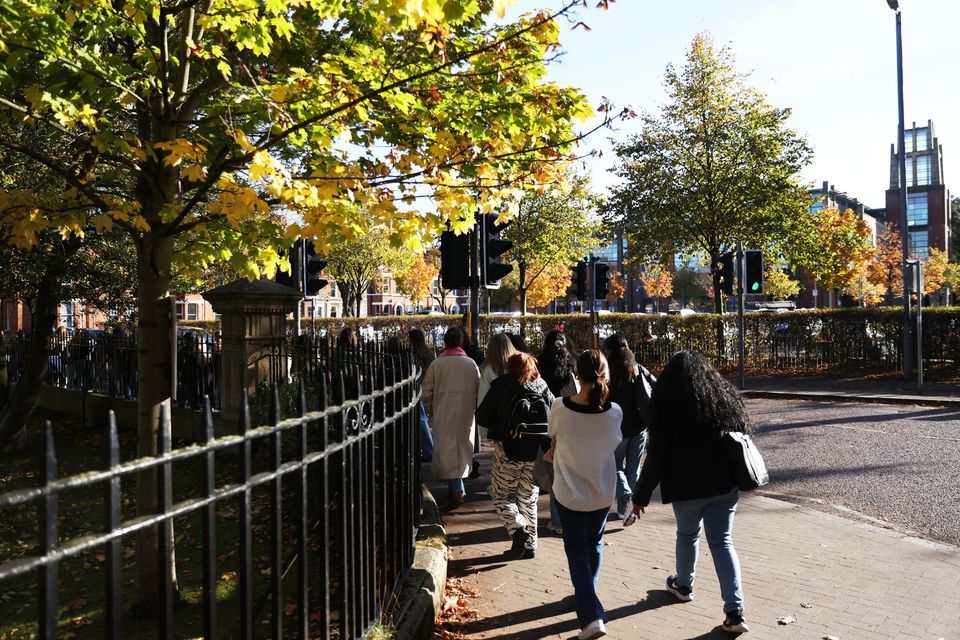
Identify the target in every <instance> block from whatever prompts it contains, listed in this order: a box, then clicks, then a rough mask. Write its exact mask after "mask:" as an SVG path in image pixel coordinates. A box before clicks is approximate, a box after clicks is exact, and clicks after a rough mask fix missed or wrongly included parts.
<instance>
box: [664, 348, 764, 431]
mask: <svg viewBox="0 0 960 640" xmlns="http://www.w3.org/2000/svg"><path fill="white" fill-rule="evenodd" d="M650 422H651V424H650V428H651V429H654V430H667V429H682V430H684V431H686V432H688V433H691V434H700V435H704V434H709V435H716V436H719V435H722V434H724V433H729V432H731V431H741V432H745V431H747V429H748V424H747V411H746V408H745V407H744V405H743V400H742V399H741V398H740V394H739V393H737V390H736V389H735V388H734V387H733V385H732V384H730V382H729V381H728V380H726V379H725V378H724V377H723V376H721V375H720V373H719V372H718V371H717V370H716V369H714V368H713V365H712V364H710V361H709V360H707V359H706V358H704V357H703V356H702V355H700V354H699V353H696V352H694V351H679V352H677V353H676V354H674V356H673V357H672V358H670V362H668V363H667V366H666V368H665V369H664V370H663V373H662V374H661V375H660V378H659V379H657V384H656V386H655V387H654V389H653V396H652V397H651V398H650Z"/></svg>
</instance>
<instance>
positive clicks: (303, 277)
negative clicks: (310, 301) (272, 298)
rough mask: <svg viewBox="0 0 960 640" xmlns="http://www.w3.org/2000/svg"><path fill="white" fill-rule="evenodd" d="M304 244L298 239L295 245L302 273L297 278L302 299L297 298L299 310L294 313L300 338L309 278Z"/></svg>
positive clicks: (296, 329) (297, 334) (299, 270)
mask: <svg viewBox="0 0 960 640" xmlns="http://www.w3.org/2000/svg"><path fill="white" fill-rule="evenodd" d="M303 245H304V242H303V240H298V241H297V244H296V245H294V246H295V247H296V248H297V249H296V250H297V257H296V258H295V259H296V261H297V264H298V265H299V269H297V271H298V272H299V274H300V277H299V278H297V280H299V282H297V289H298V290H299V291H300V299H299V300H297V311H296V313H294V315H295V316H296V318H294V327H295V329H294V330H295V331H296V336H297V337H298V338H299V337H300V336H301V335H302V334H303V327H302V326H301V322H302V320H301V317H300V316H302V315H303V293H304V291H306V290H307V289H306V284H304V283H305V281H306V278H307V264H306V254H307V252H306V251H304V246H303Z"/></svg>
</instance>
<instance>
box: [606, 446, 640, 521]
mask: <svg viewBox="0 0 960 640" xmlns="http://www.w3.org/2000/svg"><path fill="white" fill-rule="evenodd" d="M646 444H647V432H646V431H641V432H640V435H636V436H631V437H629V438H624V439H623V440H621V441H620V444H618V445H617V448H616V449H615V450H614V452H613V459H614V461H615V462H616V463H617V513H623V512H624V511H625V510H626V508H627V501H628V500H629V499H630V498H631V497H632V496H633V487H634V486H636V484H637V479H638V478H639V477H640V457H641V456H642V455H643V449H644V447H645V446H646Z"/></svg>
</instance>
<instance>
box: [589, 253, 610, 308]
mask: <svg viewBox="0 0 960 640" xmlns="http://www.w3.org/2000/svg"><path fill="white" fill-rule="evenodd" d="M608 271H610V265H608V264H607V263H606V262H597V263H595V264H594V265H593V297H594V299H595V300H603V299H604V298H606V297H607V272H608Z"/></svg>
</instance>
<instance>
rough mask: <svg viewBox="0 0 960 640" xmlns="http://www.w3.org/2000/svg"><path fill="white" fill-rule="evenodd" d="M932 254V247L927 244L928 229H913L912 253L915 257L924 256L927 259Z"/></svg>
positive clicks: (911, 233)
mask: <svg viewBox="0 0 960 640" xmlns="http://www.w3.org/2000/svg"><path fill="white" fill-rule="evenodd" d="M929 254H930V249H929V246H928V244H927V232H926V231H911V232H910V255H911V256H912V257H914V258H923V259H926V258H927V257H928V256H929Z"/></svg>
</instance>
